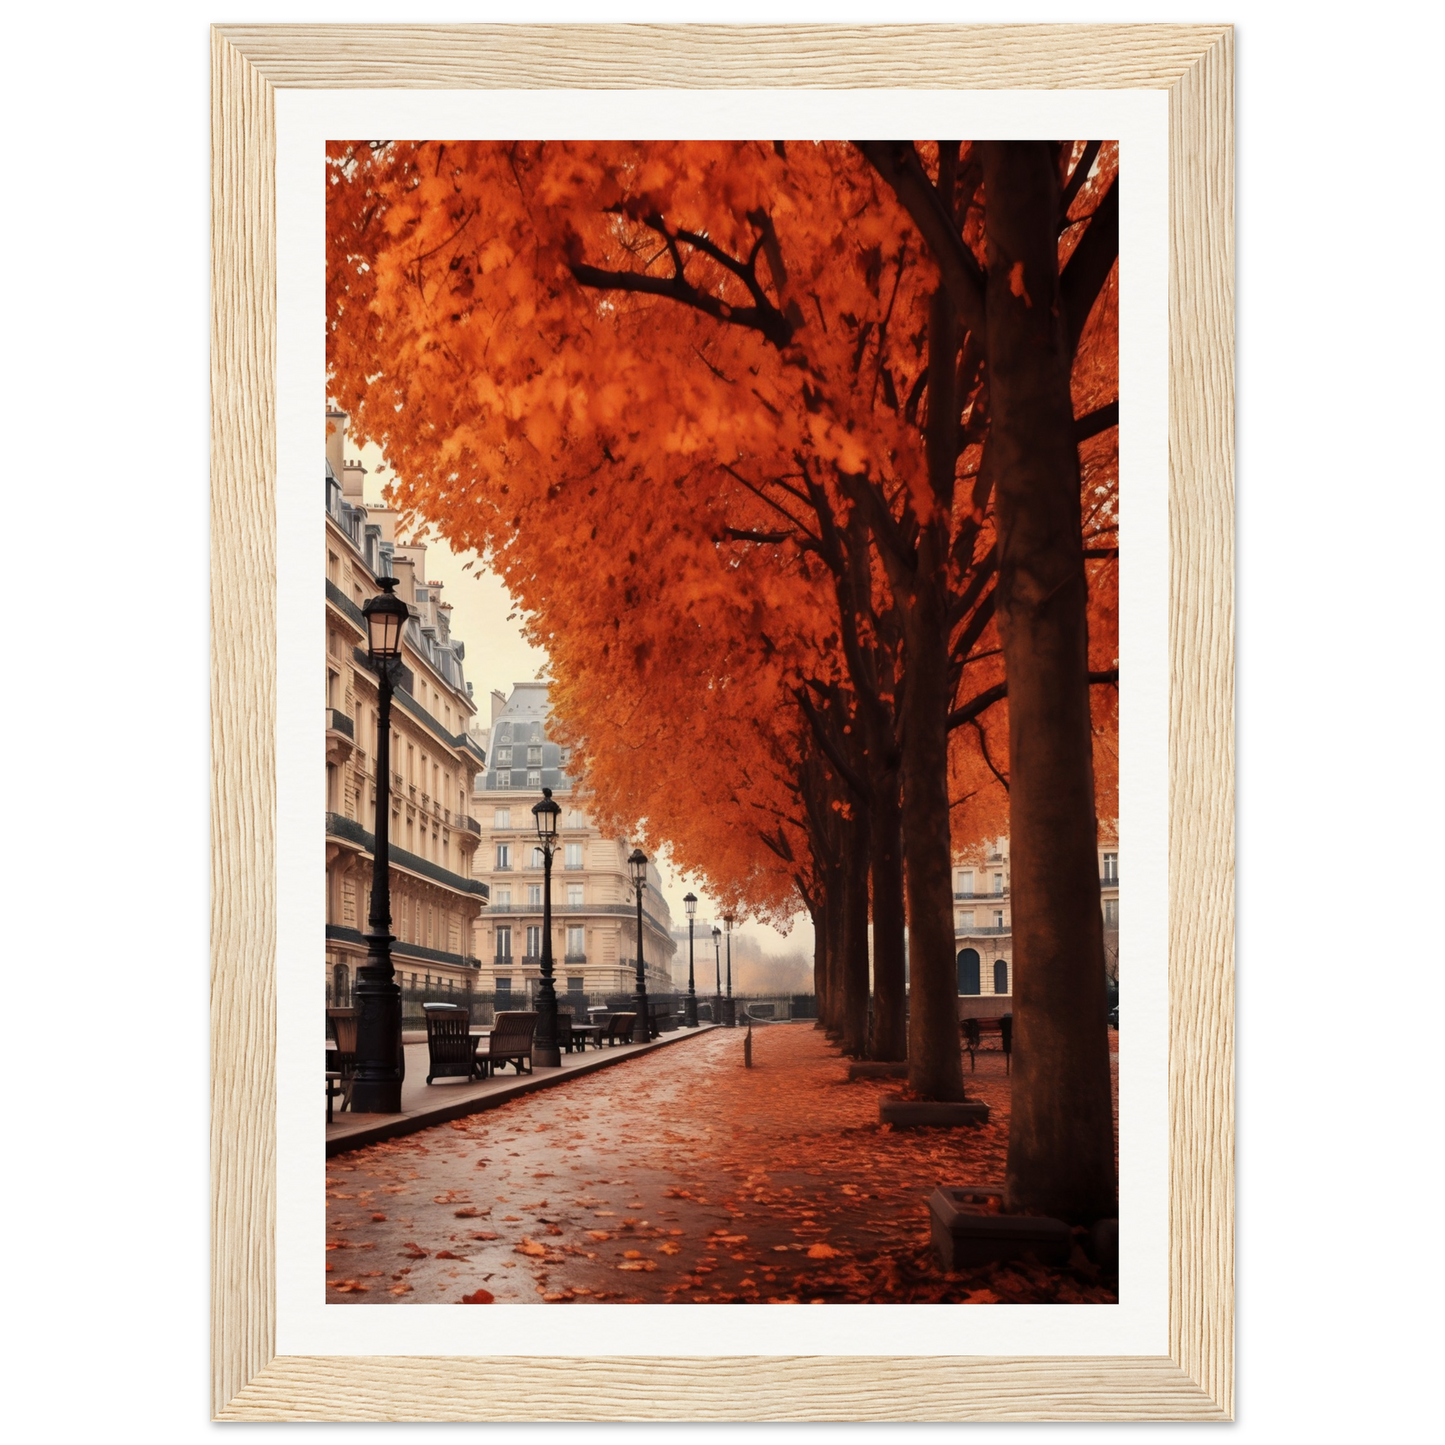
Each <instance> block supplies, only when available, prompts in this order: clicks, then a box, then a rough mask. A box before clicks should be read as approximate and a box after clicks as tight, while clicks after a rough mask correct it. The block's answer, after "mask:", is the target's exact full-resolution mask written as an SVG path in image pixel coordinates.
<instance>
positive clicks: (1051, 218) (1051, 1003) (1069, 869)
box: [982, 141, 1118, 1222]
mask: <svg viewBox="0 0 1445 1445" xmlns="http://www.w3.org/2000/svg"><path fill="white" fill-rule="evenodd" d="M982 152H983V167H984V183H985V187H986V193H987V196H988V205H987V214H986V218H985V225H986V234H987V240H988V304H987V316H988V323H987V325H988V374H989V405H990V431H989V438H988V447H989V451H990V465H991V466H992V468H993V469H994V475H995V476H996V478H997V493H996V511H997V525H998V545H999V558H1000V562H999V580H998V621H999V630H1000V633H1001V635H1002V639H1003V651H1004V665H1005V668H1006V671H1007V674H1008V697H1009V772H1010V781H1009V810H1010V844H1011V852H1012V860H1011V872H1012V889H1013V943H1014V970H1015V979H1014V1055H1013V1058H1014V1066H1013V1103H1012V1108H1011V1112H1010V1124H1009V1150H1008V1168H1007V1180H1008V1198H1009V1205H1010V1207H1011V1208H1014V1209H1019V1210H1023V1211H1027V1212H1030V1213H1046V1214H1053V1215H1058V1216H1059V1217H1061V1218H1064V1219H1069V1220H1074V1221H1081V1222H1086V1221H1090V1220H1093V1219H1098V1218H1103V1217H1107V1216H1112V1215H1115V1214H1116V1213H1117V1197H1118V1196H1117V1182H1116V1173H1115V1168H1114V1137H1113V1115H1112V1105H1111V1100H1110V1086H1109V1051H1108V1048H1109V1046H1108V1033H1107V1025H1106V1020H1105V1013H1106V1002H1105V980H1104V936H1103V921H1102V917H1101V914H1100V908H1099V880H1098V857H1097V853H1096V846H1097V834H1098V828H1097V822H1096V819H1095V813H1094V775H1093V758H1092V746H1091V733H1090V719H1089V684H1088V671H1089V667H1088V620H1087V587H1086V583H1085V575H1084V552H1083V541H1082V528H1081V520H1080V496H1079V488H1080V480H1079V463H1078V451H1077V447H1076V445H1075V441H1074V421H1073V406H1072V402H1071V398H1070V391H1069V374H1070V354H1069V348H1068V344H1067V337H1066V333H1065V325H1064V318H1063V308H1062V306H1061V304H1060V294H1059V277H1058V259H1057V257H1058V252H1057V241H1056V237H1057V215H1058V204H1059V190H1058V179H1057V174H1056V171H1055V169H1054V163H1053V152H1052V147H1051V146H1049V145H1048V144H1047V143H1045V142H1040V141H1018V142H1002V141H995V142H987V143H984V144H983V146H982Z"/></svg>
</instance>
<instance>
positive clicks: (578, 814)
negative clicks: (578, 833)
mask: <svg viewBox="0 0 1445 1445" xmlns="http://www.w3.org/2000/svg"><path fill="white" fill-rule="evenodd" d="M567 826H568V827H569V828H585V827H586V826H587V819H586V817H585V816H584V815H583V812H582V810H581V809H580V808H573V809H571V810H570V811H569V812H568V814H567Z"/></svg>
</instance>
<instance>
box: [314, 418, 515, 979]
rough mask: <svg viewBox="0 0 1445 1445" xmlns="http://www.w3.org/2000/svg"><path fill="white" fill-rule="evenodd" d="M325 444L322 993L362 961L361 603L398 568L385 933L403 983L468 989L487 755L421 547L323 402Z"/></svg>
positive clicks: (367, 709)
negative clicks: (374, 496) (408, 616)
mask: <svg viewBox="0 0 1445 1445" xmlns="http://www.w3.org/2000/svg"><path fill="white" fill-rule="evenodd" d="M327 421H328V423H330V425H331V431H330V434H329V435H328V437H327V440H326V996H327V1001H328V1002H330V1003H337V1004H347V1003H350V1001H351V989H352V986H353V984H354V983H355V981H356V969H357V967H358V966H359V965H360V964H361V963H362V962H363V961H364V960H365V957H366V943H365V933H366V927H367V922H366V920H367V914H368V911H369V910H370V907H371V871H372V849H373V847H374V834H373V828H374V826H375V824H374V820H375V817H376V739H377V688H376V679H375V676H374V674H373V673H372V672H371V670H370V668H369V666H368V664H367V660H366V652H367V648H366V626H365V621H364V618H363V616H362V610H361V609H362V608H363V606H365V604H366V602H367V601H368V600H369V599H370V598H371V597H373V596H374V595H375V594H376V593H377V592H378V591H380V588H379V587H378V586H377V582H376V579H377V578H378V577H388V576H390V577H398V578H400V579H401V585H400V586H399V587H398V588H397V595H398V596H399V597H401V598H402V599H403V600H404V601H405V602H406V603H407V604H408V605H409V606H410V607H411V609H412V613H413V616H412V620H411V621H410V622H408V624H407V626H406V628H405V630H404V633H403V639H402V644H403V656H402V662H403V667H404V671H403V675H402V682H401V685H400V686H399V687H398V688H397V689H396V691H395V692H394V694H393V699H392V709H391V722H392V735H391V773H392V776H391V823H390V846H391V854H390V856H391V868H390V881H391V916H392V926H391V931H392V933H393V934H394V935H395V938H396V941H395V942H394V943H393V944H392V962H393V964H394V965H395V967H396V970H397V974H398V981H399V982H401V983H403V984H404V985H407V986H414V987H418V988H427V987H430V988H431V989H433V990H435V991H436V992H438V993H443V994H444V993H445V992H447V991H457V990H465V988H466V987H467V983H468V981H469V980H470V981H471V983H472V986H473V987H475V986H476V979H477V975H478V965H477V959H476V957H475V954H474V950H473V933H474V929H475V926H476V919H477V916H478V914H479V913H480V912H481V909H482V906H483V904H484V902H485V901H486V896H487V889H486V884H485V883H483V882H480V881H478V880H477V879H475V878H473V877H472V856H473V854H474V853H475V852H476V849H477V845H478V843H479V841H480V829H479V827H478V825H477V823H476V821H475V819H474V818H473V817H472V816H471V813H470V807H469V805H470V801H471V797H472V787H473V780H474V778H475V776H476V773H477V771H478V770H479V769H481V768H482V767H484V766H485V761H486V760H485V754H484V753H483V751H482V749H481V748H480V747H479V746H478V745H477V742H476V740H475V739H474V738H473V737H471V736H470V734H469V731H468V730H469V728H470V726H471V723H472V719H473V717H474V716H475V713H476V704H475V702H474V701H473V700H472V692H471V686H470V684H468V683H467V682H466V680H465V679H464V678H463V676H462V658H463V656H464V652H465V649H464V648H463V646H462V643H461V642H460V641H458V640H457V639H456V638H454V637H452V635H451V624H450V612H451V608H450V607H449V605H448V604H447V603H445V602H443V601H442V600H441V587H440V584H438V583H435V582H428V581H427V580H425V579H426V548H425V547H422V546H412V545H408V544H405V543H401V542H398V541H397V539H396V520H397V519H396V514H395V513H394V512H391V511H389V510H387V509H386V508H384V507H375V506H371V507H368V506H367V505H366V504H365V502H364V500H363V496H362V481H363V476H364V472H363V469H362V467H361V464H360V463H359V462H356V461H347V460H345V459H344V457H343V445H344V438H345V431H346V417H345V415H344V414H343V413H340V412H328V413H327Z"/></svg>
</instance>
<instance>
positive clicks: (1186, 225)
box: [211, 25, 1234, 1421]
mask: <svg viewBox="0 0 1445 1445" xmlns="http://www.w3.org/2000/svg"><path fill="white" fill-rule="evenodd" d="M211 58H212V97H211V123H212V152H211V154H212V285H213V292H212V348H211V383H212V393H211V408H212V452H211V487H212V493H211V520H212V544H211V566H212V570H211V576H212V594H211V627H212V646H213V655H212V671H211V704H212V711H211V718H212V722H211V728H212V737H211V741H212V757H213V781H212V847H213V862H212V884H213V903H212V925H211V949H212V958H211V968H212V1003H211V1029H212V1113H211V1141H212V1143H211V1156H212V1261H213V1265H212V1268H213V1285H212V1288H213V1299H212V1352H213V1411H214V1414H215V1417H216V1418H217V1419H221V1420H300V1419H307V1420H396V1419H415V1420H443V1419H445V1420H490V1419H509V1420H598V1419H617V1420H623V1419H656V1420H692V1421H713V1420H768V1421H784V1420H813V1419H832V1420H1066V1419H1068V1420H1104V1419H1108V1420H1226V1419H1230V1418H1232V1417H1233V1410H1234V1340H1233V1332H1234V1284H1233V1271H1234V1225H1233V1192H1234V1183H1233V1132H1234V1091H1233V1069H1234V1064H1233V1007H1234V1005H1233V947H1234V942H1233V889H1234V857H1233V813H1234V790H1233V770H1234V761H1233V708H1234V700H1233V447H1234V429H1233V230H1234V217H1233V67H1232V59H1233V32H1232V29H1231V28H1230V27H1229V26H1224V25H1213V26H1186V25H1099V26H1091V25H1070V26H1028V25H1005V26H872V27H856V26H855V27H842V26H838V27H834V26H777V27H728V26H710V25H697V26H587V25H576V26H453V25H445V26H425V25H417V26H358V27H350V26H304V25H276V26H246V25H235V26H230V25H220V26H216V27H214V28H213V30H212V48H211ZM743 85H746V86H753V87H756V86H778V87H822V88H862V87H928V88H936V89H1001V88H1012V89H1030V88H1038V89H1055V90H1056V89H1079V90H1085V89H1154V90H1165V91H1167V93H1168V102H1169V154H1170V196H1169V232H1170V261H1169V264H1170V272H1169V358H1170V361H1169V369H1170V390H1169V395H1170V407H1169V528H1170V574H1169V575H1170V608H1169V662H1170V679H1171V681H1170V703H1169V716H1170V730H1169V764H1170V794H1169V813H1170V831H1169V837H1170V843H1169V940H1170V947H1169V1071H1168V1077H1169V1141H1170V1154H1169V1170H1168V1177H1169V1275H1170V1279H1169V1301H1170V1309H1169V1352H1168V1354H1164V1355H1159V1356H1157V1357H1129V1358H1119V1357H1095V1358H1085V1357H1075V1358H1056V1357H1033V1358H1029V1357H1009V1358H996V1357H973V1356H969V1357H957V1358H953V1357H898V1356H879V1357H876V1358H870V1357H861V1358H860V1357H857V1356H847V1357H842V1356H838V1357H827V1356H792V1357H780V1356H742V1357H720V1358H690V1357H689V1358H675V1359H655V1358H648V1359H642V1358H635V1357H606V1358H604V1357H585V1358H579V1357H560V1356H557V1357H527V1358H515V1357H496V1358H475V1357H457V1356H435V1357H417V1356H386V1357H343V1356H313V1357H307V1356H280V1355H277V1353H276V1349H275V1336H276V1269H277V1265H276V1247H275V1218H276V1107H277V1100H276V984H275V977H274V969H275V952H276V920H275V915H276V885H275V868H276V781H275V779H276V773H275V764H276V744H275V732H276V664H275V643H276V623H275V617H274V614H273V610H272V605H271V597H270V588H269V586H268V580H267V579H268V578H269V577H270V576H271V574H272V559H273V558H274V555H275V550H276V525H277V523H276V477H277V451H276V446H277V443H276V436H277V395H276V384H275V365H276V330H277V317H276V295H277V292H276V255H277V241H276V200H275V181H276V127H275V93H276V91H277V90H278V89H282V88H306V89H318V88H358V87H382V88H416V89H435V88H451V89H458V88H467V87H479V88H501V87H505V88H527V89H550V88H572V87H577V88H610V89H621V88H641V87H668V88H673V89H677V88H686V89H692V88H725V87H735V86H743Z"/></svg>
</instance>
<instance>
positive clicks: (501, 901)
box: [495, 888, 512, 908]
mask: <svg viewBox="0 0 1445 1445" xmlns="http://www.w3.org/2000/svg"><path fill="white" fill-rule="evenodd" d="M495 906H496V907H498V908H510V907H511V906H512V890H511V889H510V888H498V889H497V902H496V905H495Z"/></svg>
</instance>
